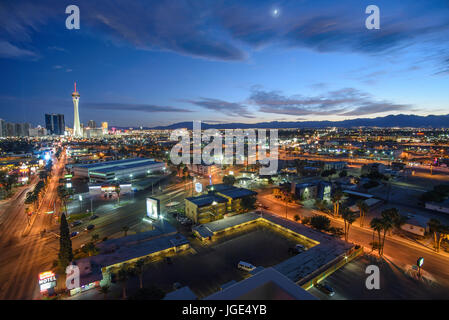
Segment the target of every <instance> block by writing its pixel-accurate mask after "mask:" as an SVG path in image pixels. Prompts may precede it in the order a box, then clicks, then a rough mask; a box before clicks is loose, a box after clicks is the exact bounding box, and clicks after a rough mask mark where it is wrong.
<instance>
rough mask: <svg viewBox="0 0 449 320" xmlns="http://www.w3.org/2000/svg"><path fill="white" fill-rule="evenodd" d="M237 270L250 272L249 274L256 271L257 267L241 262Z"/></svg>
mask: <svg viewBox="0 0 449 320" xmlns="http://www.w3.org/2000/svg"><path fill="white" fill-rule="evenodd" d="M237 268H239V269H240V270H244V271H248V272H250V271H253V270H254V269H256V267H255V266H253V265H252V264H251V263H248V262H245V261H240V262H239V264H238V265H237Z"/></svg>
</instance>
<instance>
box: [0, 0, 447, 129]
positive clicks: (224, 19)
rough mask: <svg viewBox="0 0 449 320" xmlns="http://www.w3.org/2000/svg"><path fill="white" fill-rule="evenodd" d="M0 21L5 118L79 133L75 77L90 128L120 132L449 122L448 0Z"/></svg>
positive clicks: (91, 9) (132, 10) (34, 13)
mask: <svg viewBox="0 0 449 320" xmlns="http://www.w3.org/2000/svg"><path fill="white" fill-rule="evenodd" d="M70 4H76V5H78V6H79V8H80V16H81V21H80V25H81V28H80V29H79V30H68V29H66V28H65V19H66V17H67V14H65V8H66V6H68V5H70ZM370 4H376V5H377V6H378V7H379V8H380V15H381V22H380V30H367V29H366V28H365V19H366V17H367V16H368V15H367V14H365V8H366V7H367V6H368V5H370ZM275 10H277V11H276V13H277V14H275ZM0 20H1V21H2V24H1V25H0V68H1V70H2V73H1V74H2V76H1V77H0V118H3V119H5V120H7V121H17V122H30V123H32V124H33V125H37V124H43V123H44V113H46V112H58V113H63V114H64V115H65V117H66V123H67V124H68V125H71V124H72V122H73V105H72V102H71V92H72V91H73V82H74V81H76V82H77V84H78V91H79V93H80V94H81V98H80V118H81V121H82V122H83V123H87V121H88V120H90V119H92V120H95V121H97V122H100V121H108V122H109V123H110V125H112V126H133V127H137V126H156V125H165V124H170V123H174V122H180V121H190V120H204V121H209V122H211V121H216V122H231V121H232V122H236V121H238V122H259V121H273V120H280V121H284V120H288V121H295V120H298V121H302V120H311V119H313V120H343V119H351V118H357V117H376V116H384V115H388V114H399V113H403V114H420V115H427V114H447V113H449V112H448V110H449V108H448V107H449V105H448V101H449V90H448V88H449V1H447V0H445V1H441V0H440V1H434V0H428V1H406V2H404V1H394V0H390V1H374V2H373V1H360V0H358V1H355V0H354V1H352V0H350V1H348V0H343V1H319V0H315V1H306V0H302V1H301V0H295V1H276V2H274V1H261V0H259V1H223V0H220V1H210V0H203V1H182V0H177V1H173V0H167V1H148V0H147V1H132V2H131V1H104V0H100V1H87V0H83V1H71V2H66V1H60V0H59V1H56V0H55V1H50V0H41V1H21V0H16V1H9V0H6V1H2V2H1V3H0Z"/></svg>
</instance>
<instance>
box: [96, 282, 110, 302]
mask: <svg viewBox="0 0 449 320" xmlns="http://www.w3.org/2000/svg"><path fill="white" fill-rule="evenodd" d="M98 291H100V293H102V294H103V299H104V300H106V296H107V295H108V293H109V292H110V291H111V290H110V288H109V286H107V285H106V286H102V287H99V288H98Z"/></svg>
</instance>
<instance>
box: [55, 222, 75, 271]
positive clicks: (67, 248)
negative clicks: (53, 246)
mask: <svg viewBox="0 0 449 320" xmlns="http://www.w3.org/2000/svg"><path fill="white" fill-rule="evenodd" d="M58 258H59V266H60V267H61V268H62V269H63V270H64V271H65V269H66V267H67V266H68V265H69V264H70V262H72V260H73V252H72V240H70V230H69V225H68V224H67V219H66V217H65V214H64V213H63V214H62V216H61V223H60V226H59V254H58Z"/></svg>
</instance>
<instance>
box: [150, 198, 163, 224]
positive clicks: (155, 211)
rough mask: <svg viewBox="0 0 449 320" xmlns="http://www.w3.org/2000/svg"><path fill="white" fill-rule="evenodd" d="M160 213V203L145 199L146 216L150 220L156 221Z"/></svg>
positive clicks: (157, 200) (153, 199) (156, 200)
mask: <svg viewBox="0 0 449 320" xmlns="http://www.w3.org/2000/svg"><path fill="white" fill-rule="evenodd" d="M159 213H160V201H159V199H155V198H147V216H148V217H149V218H151V219H158V217H159Z"/></svg>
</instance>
